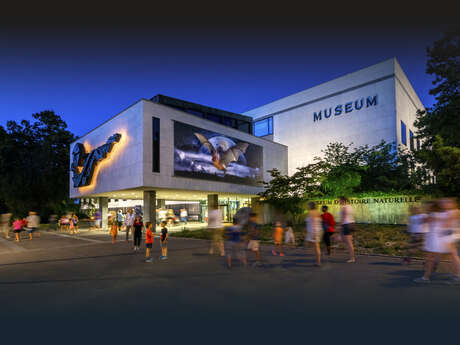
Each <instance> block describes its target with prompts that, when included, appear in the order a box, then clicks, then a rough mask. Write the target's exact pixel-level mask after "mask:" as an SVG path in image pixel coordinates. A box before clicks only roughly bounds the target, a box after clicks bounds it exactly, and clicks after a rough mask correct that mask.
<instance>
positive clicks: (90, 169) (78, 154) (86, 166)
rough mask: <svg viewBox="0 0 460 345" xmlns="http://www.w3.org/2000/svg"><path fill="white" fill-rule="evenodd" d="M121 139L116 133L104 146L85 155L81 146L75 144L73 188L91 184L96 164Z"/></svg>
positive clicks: (72, 167)
mask: <svg viewBox="0 0 460 345" xmlns="http://www.w3.org/2000/svg"><path fill="white" fill-rule="evenodd" d="M120 139H121V134H119V133H116V134H114V135H112V136H111V137H110V138H108V139H107V142H106V143H105V144H104V145H101V146H99V147H98V148H96V149H94V150H93V151H91V152H90V153H86V150H85V147H84V146H83V144H80V143H77V144H76V145H75V146H74V148H73V150H72V157H73V158H72V165H71V170H72V173H73V176H72V180H73V186H74V187H75V188H78V187H84V186H88V185H89V184H91V180H92V178H93V174H94V170H95V168H96V166H97V164H98V163H99V162H100V161H102V160H103V159H105V158H106V157H107V155H108V154H109V153H110V152H111V151H112V148H113V146H114V145H115V144H116V143H118V142H119V141H120Z"/></svg>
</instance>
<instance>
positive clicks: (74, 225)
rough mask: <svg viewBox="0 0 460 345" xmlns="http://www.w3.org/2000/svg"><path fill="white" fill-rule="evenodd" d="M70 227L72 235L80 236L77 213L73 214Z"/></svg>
mask: <svg viewBox="0 0 460 345" xmlns="http://www.w3.org/2000/svg"><path fill="white" fill-rule="evenodd" d="M69 227H70V233H71V234H78V217H77V215H76V214H75V213H72V215H71V216H70V218H69Z"/></svg>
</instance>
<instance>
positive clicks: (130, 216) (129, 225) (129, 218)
mask: <svg viewBox="0 0 460 345" xmlns="http://www.w3.org/2000/svg"><path fill="white" fill-rule="evenodd" d="M134 219H135V215H134V211H133V209H132V208H130V209H129V211H128V213H126V216H125V227H126V242H128V241H129V233H130V232H133V225H134Z"/></svg>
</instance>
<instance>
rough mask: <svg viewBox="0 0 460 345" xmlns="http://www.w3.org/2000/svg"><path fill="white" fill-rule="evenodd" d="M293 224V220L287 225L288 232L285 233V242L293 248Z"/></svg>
mask: <svg viewBox="0 0 460 345" xmlns="http://www.w3.org/2000/svg"><path fill="white" fill-rule="evenodd" d="M292 227H293V225H292V222H291V221H289V222H288V223H287V226H286V232H285V233H284V244H285V245H290V246H291V249H294V248H295V234H294V230H293V229H292Z"/></svg>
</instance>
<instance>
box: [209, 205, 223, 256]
mask: <svg viewBox="0 0 460 345" xmlns="http://www.w3.org/2000/svg"><path fill="white" fill-rule="evenodd" d="M208 229H209V230H210V231H211V246H210V248H209V255H213V254H214V250H215V249H216V248H217V250H218V251H219V254H220V256H225V249H224V239H223V227H222V210H220V209H218V208H217V209H214V210H211V211H210V212H209V215H208Z"/></svg>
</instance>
